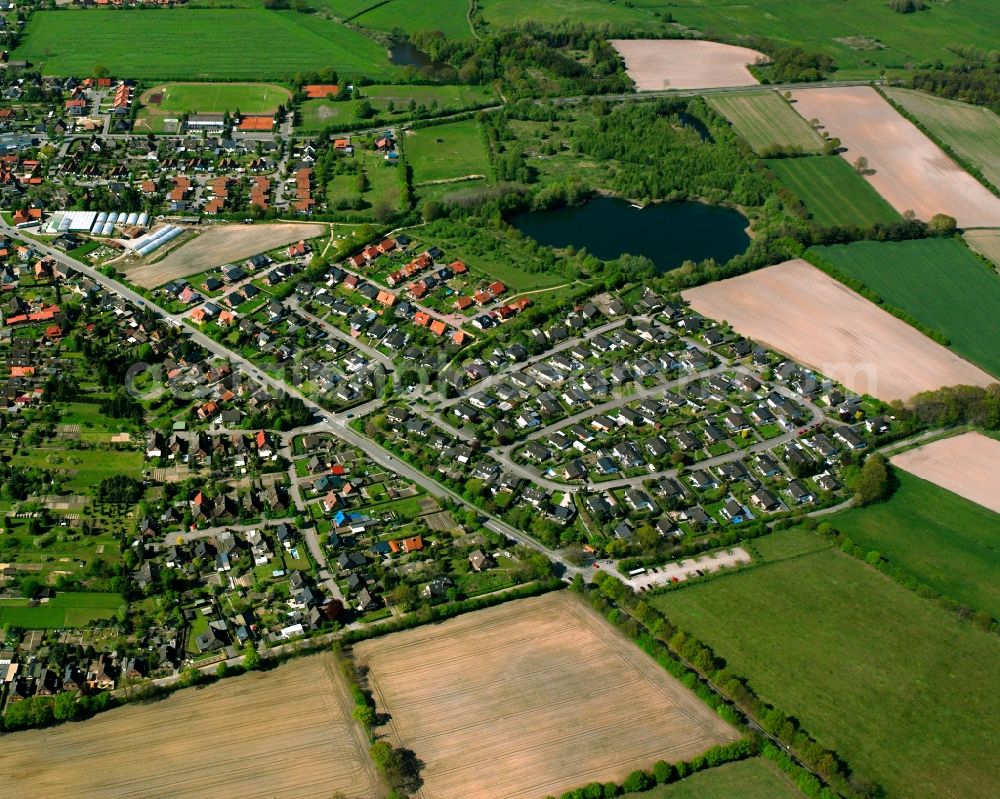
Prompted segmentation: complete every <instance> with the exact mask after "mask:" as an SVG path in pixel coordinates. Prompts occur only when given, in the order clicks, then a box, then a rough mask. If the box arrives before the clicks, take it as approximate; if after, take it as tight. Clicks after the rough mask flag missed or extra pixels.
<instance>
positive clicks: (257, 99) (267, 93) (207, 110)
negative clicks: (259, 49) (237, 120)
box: [135, 83, 292, 132]
mask: <svg viewBox="0 0 1000 799" xmlns="http://www.w3.org/2000/svg"><path fill="white" fill-rule="evenodd" d="M291 96H292V93H291V92H290V91H289V90H288V89H286V88H284V87H282V86H277V85H275V84H273V83H167V84H163V85H160V86H154V87H153V88H152V89H149V90H148V91H145V92H143V93H142V96H141V97H140V98H139V103H140V105H142V109H141V110H140V111H139V113H138V115H137V117H136V122H135V127H136V130H151V131H154V132H157V131H161V130H163V120H165V119H167V118H179V117H180V116H181V115H183V114H185V113H192V114H193V113H200V114H211V113H223V112H225V111H229V112H233V111H236V110H237V109H239V110H240V111H241V112H242V113H244V114H269V113H271V114H273V113H274V112H275V111H277V110H278V106H279V105H281V104H282V103H284V102H285V101H287V100H289V99H291Z"/></svg>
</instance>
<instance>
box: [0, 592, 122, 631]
mask: <svg viewBox="0 0 1000 799" xmlns="http://www.w3.org/2000/svg"><path fill="white" fill-rule="evenodd" d="M124 604H125V600H124V599H123V598H122V595H121V594H91V593H78V594H77V593H65V592H64V593H60V594H57V595H56V596H54V597H53V598H52V599H49V600H48V601H46V602H44V603H42V604H39V605H37V606H35V607H28V600H26V599H0V626H2V625H4V624H11V625H13V626H15V627H25V628H28V629H38V630H55V629H59V628H62V627H86V626H87V625H88V624H90V623H91V622H92V621H96V620H98V619H111V618H114V616H115V613H117V612H118V609H119V608H121V607H123V606H124Z"/></svg>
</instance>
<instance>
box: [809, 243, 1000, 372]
mask: <svg viewBox="0 0 1000 799" xmlns="http://www.w3.org/2000/svg"><path fill="white" fill-rule="evenodd" d="M810 252H812V253H815V254H816V255H818V256H819V257H820V258H822V259H823V260H824V261H826V262H828V263H830V264H832V265H833V266H834V267H835V268H836V269H838V270H839V271H841V272H844V273H845V274H847V275H850V276H851V277H853V278H857V279H858V280H860V281H861V282H862V283H864V284H865V285H866V286H868V287H869V288H870V289H872V290H873V291H874V292H875V293H876V294H878V295H879V296H880V297H881V298H882V299H883V300H885V301H886V302H887V303H889V304H890V305H894V306H895V307H897V308H900V309H902V310H904V311H906V312H907V313H908V314H910V315H912V316H913V317H914V318H916V319H917V320H918V321H920V322H921V323H923V324H925V325H927V326H928V327H929V328H931V329H933V330H937V331H939V332H941V333H943V334H944V335H946V336H947V337H948V339H949V340H950V341H951V348H952V349H953V350H954V351H955V352H957V353H959V354H960V355H961V356H962V357H964V358H966V359H967V360H969V361H971V362H972V363H975V364H976V365H978V366H980V367H982V368H983V369H986V370H987V371H989V372H992V373H993V374H994V375H1000V346H998V338H997V337H998V333H997V320H998V319H1000V276H998V275H997V274H996V272H994V271H993V270H991V269H990V268H989V267H988V266H986V265H985V264H983V262H982V261H981V260H980V259H979V258H977V257H976V256H975V255H973V254H972V253H971V252H969V250H968V248H967V247H966V246H965V245H964V244H963V243H962V242H961V241H959V240H958V239H925V240H922V241H900V242H870V241H861V242H855V243H853V244H837V245H834V246H831V247H815V248H813V249H812V250H810Z"/></svg>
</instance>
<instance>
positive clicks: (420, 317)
mask: <svg viewBox="0 0 1000 799" xmlns="http://www.w3.org/2000/svg"><path fill="white" fill-rule="evenodd" d="M430 322H431V315H430V314H429V313H427V311H417V312H416V313H415V314H414V315H413V324H415V325H420V327H427V325H429V324H430Z"/></svg>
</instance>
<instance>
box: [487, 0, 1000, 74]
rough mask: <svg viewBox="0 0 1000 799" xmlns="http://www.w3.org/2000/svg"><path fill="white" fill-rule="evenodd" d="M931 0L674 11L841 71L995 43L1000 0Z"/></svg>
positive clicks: (823, 0)
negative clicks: (906, 10)
mask: <svg viewBox="0 0 1000 799" xmlns="http://www.w3.org/2000/svg"><path fill="white" fill-rule="evenodd" d="M525 3H527V0H525ZM634 4H635V5H636V6H638V7H640V8H642V7H646V8H653V7H662V4H661V3H659V2H658V0H634ZM489 5H490V4H489V3H487V4H486V7H487V9H488V8H489ZM587 5H589V3H579V4H578V6H579V7H580V8H584V7H585V6H587ZM926 5H927V7H928V8H927V10H925V11H920V12H917V13H913V14H899V13H897V12H895V11H893V10H892V9H890V8H889V5H888V3H884V2H872V0H809V2H801V3H791V2H788V0H755V2H753V3H733V2H732V0H673V2H671V3H670V13H671V14H672V15H673V18H674V20H675V21H676V22H678V23H680V24H682V25H687V26H691V27H694V28H697V29H698V30H700V31H703V32H704V33H706V34H707V35H708V37H709V38H714V37H721V38H723V39H738V38H740V37H745V36H764V37H767V38H768V39H772V40H774V41H775V42H778V43H779V44H797V45H800V46H802V47H803V48H804V49H806V50H808V51H820V52H824V53H827V54H828V55H831V56H833V58H834V59H835V61H836V63H837V66H838V67H839V71H838V72H837V73H836V76H837V77H838V78H853V77H858V76H873V75H876V74H878V72H879V71H880V70H882V69H890V70H892V71H894V72H899V71H901V70H902V69H904V68H905V67H906V66H907V65H910V64H912V65H928V66H929V65H930V64H931V63H933V62H934V61H936V60H938V59H940V60H941V61H943V62H945V63H955V62H958V61H961V58H960V56H958V55H956V52H955V50H957V49H958V48H959V46H960V45H967V46H971V47H974V48H979V49H982V50H984V51H990V50H993V49H995V48H996V31H997V28H998V26H1000V4H997V3H996V2H995V0H962V2H960V3H927V4H926ZM487 16H489V15H488V14H487ZM953 48H954V49H953Z"/></svg>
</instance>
